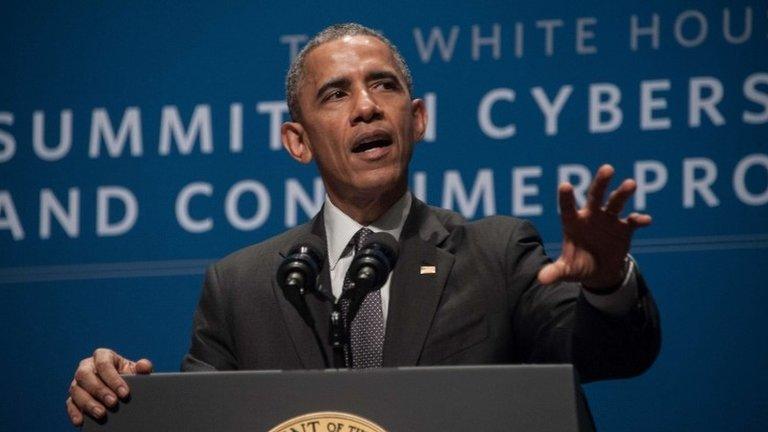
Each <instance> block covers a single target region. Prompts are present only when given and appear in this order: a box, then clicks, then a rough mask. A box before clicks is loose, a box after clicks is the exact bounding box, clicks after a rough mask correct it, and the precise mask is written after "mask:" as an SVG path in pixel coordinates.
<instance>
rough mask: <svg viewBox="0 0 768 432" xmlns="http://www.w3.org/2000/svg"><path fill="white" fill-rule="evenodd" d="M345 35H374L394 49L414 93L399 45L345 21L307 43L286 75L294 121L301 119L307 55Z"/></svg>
mask: <svg viewBox="0 0 768 432" xmlns="http://www.w3.org/2000/svg"><path fill="white" fill-rule="evenodd" d="M345 36H372V37H375V38H376V39H378V40H380V41H382V42H383V43H384V44H385V45H386V46H387V47H389V50H390V51H392V56H393V57H394V58H395V63H397V67H398V68H399V69H400V73H401V74H402V75H403V77H404V78H405V84H406V86H407V87H408V93H409V94H413V79H412V78H411V71H410V69H408V65H407V64H406V63H405V60H404V59H403V56H402V55H400V51H398V50H397V47H396V46H395V45H394V44H393V43H392V42H390V41H389V39H387V38H385V37H384V35H383V34H381V33H380V32H378V31H376V30H373V29H371V28H368V27H365V26H363V25H360V24H357V23H345V24H334V25H332V26H330V27H326V28H325V29H323V30H322V31H321V32H320V33H318V34H316V35H315V37H313V38H312V39H311V40H310V41H309V42H308V43H307V45H305V46H304V48H302V50H301V51H299V54H298V55H296V57H295V58H294V59H293V61H292V62H291V67H290V68H289V69H288V74H287V75H286V76H285V99H286V102H287V103H288V111H289V112H290V114H291V119H292V120H293V121H299V120H300V119H301V108H300V107H299V87H300V85H301V81H302V80H303V79H304V63H305V62H306V59H307V55H308V54H309V53H310V52H311V51H312V50H313V49H315V48H317V47H318V46H320V45H322V44H324V43H326V42H331V41H334V40H336V39H341V38H343V37H345Z"/></svg>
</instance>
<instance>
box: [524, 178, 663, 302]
mask: <svg viewBox="0 0 768 432" xmlns="http://www.w3.org/2000/svg"><path fill="white" fill-rule="evenodd" d="M613 174H614V170H613V167H612V166H610V165H603V166H601V167H600V168H599V169H598V170H597V173H596V174H595V179H594V180H593V181H592V184H591V185H590V187H589V194H588V197H587V204H586V206H585V207H583V208H581V209H577V208H576V199H575V197H574V195H573V186H572V185H571V184H570V183H563V184H561V185H560V187H559V188H558V200H559V202H560V217H561V220H562V224H563V250H562V254H561V255H560V257H559V258H558V259H557V261H555V262H553V263H550V264H547V265H546V266H544V267H542V269H541V270H540V271H539V282H541V283H542V284H550V283H554V282H557V281H560V280H567V281H578V282H581V283H582V285H583V286H584V287H585V288H586V289H588V290H590V291H593V292H596V293H601V292H606V290H611V288H612V287H616V286H618V285H619V284H620V283H621V282H622V280H623V278H624V276H625V257H626V256H627V253H628V252H629V246H630V241H631V239H632V233H633V232H634V231H635V229H637V228H640V227H645V226H648V225H650V224H651V216H649V215H647V214H640V213H632V214H630V215H629V216H627V217H626V218H624V219H622V218H621V217H620V216H619V215H620V214H621V211H622V210H623V208H624V204H626V202H627V200H628V199H629V198H630V197H631V196H632V194H633V193H634V192H635V188H636V187H637V185H636V183H635V181H634V180H631V179H627V180H624V181H623V182H622V183H621V185H619V187H618V188H617V189H616V190H614V191H613V192H612V193H611V194H610V196H609V197H608V201H607V202H606V203H605V205H603V198H604V196H605V190H606V189H607V187H608V183H610V181H611V178H612V177H613Z"/></svg>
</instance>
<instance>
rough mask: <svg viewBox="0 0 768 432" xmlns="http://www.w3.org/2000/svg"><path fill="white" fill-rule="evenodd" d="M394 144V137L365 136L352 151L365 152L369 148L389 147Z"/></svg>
mask: <svg viewBox="0 0 768 432" xmlns="http://www.w3.org/2000/svg"><path fill="white" fill-rule="evenodd" d="M391 144H392V138H390V137H388V136H373V137H368V138H363V139H362V140H360V142H358V143H357V144H355V146H354V147H353V148H352V153H363V152H366V151H368V150H373V149H377V148H380V147H387V146H389V145H391Z"/></svg>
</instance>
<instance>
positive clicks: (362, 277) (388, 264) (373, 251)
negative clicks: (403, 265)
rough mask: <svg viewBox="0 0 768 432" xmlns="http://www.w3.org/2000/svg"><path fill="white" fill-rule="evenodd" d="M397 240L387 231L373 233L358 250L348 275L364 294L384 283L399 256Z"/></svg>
mask: <svg viewBox="0 0 768 432" xmlns="http://www.w3.org/2000/svg"><path fill="white" fill-rule="evenodd" d="M398 249H399V248H398V245H397V240H395V238H394V237H392V235H391V234H388V233H385V232H379V233H373V234H371V235H369V236H368V238H367V239H365V242H364V243H363V245H362V246H361V247H360V250H358V251H357V253H356V254H355V257H354V258H353V259H352V264H350V265H349V271H348V272H347V276H349V278H350V279H351V280H352V282H354V283H355V288H354V289H355V290H361V291H362V292H363V293H364V294H367V293H369V292H371V291H375V290H377V289H379V288H381V287H382V285H384V282H386V281H387V277H389V272H391V271H392V269H393V268H394V267H395V263H396V262H397V256H398Z"/></svg>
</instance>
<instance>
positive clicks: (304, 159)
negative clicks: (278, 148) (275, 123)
mask: <svg viewBox="0 0 768 432" xmlns="http://www.w3.org/2000/svg"><path fill="white" fill-rule="evenodd" d="M280 136H281V137H282V139H283V147H285V149H286V150H288V154H290V155H291V157H292V158H294V159H296V160H297V161H299V162H301V163H303V164H308V163H310V162H311V161H312V148H311V147H310V143H309V142H308V141H309V137H308V136H307V134H305V133H304V127H303V126H302V125H301V123H299V122H285V123H283V125H282V126H280Z"/></svg>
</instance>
